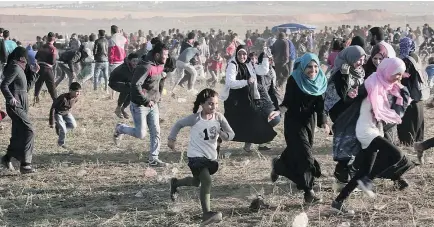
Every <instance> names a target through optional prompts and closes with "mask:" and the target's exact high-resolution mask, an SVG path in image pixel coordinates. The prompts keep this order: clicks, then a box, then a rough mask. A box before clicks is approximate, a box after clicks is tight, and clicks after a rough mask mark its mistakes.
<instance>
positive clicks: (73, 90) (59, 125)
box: [49, 82, 81, 149]
mask: <svg viewBox="0 0 434 227" xmlns="http://www.w3.org/2000/svg"><path fill="white" fill-rule="evenodd" d="M80 93H81V85H80V84H79V83H77V82H73V83H71V85H70V86H69V92H68V93H65V94H62V95H60V96H59V97H57V99H56V100H54V102H53V105H52V106H51V109H50V119H49V121H50V128H53V127H54V123H56V134H57V135H58V136H59V140H58V141H57V144H58V145H59V146H60V147H62V148H64V149H67V147H66V146H65V136H66V132H67V130H68V129H74V128H75V127H76V126H77V123H76V122H75V119H74V116H72V114H71V112H70V110H71V109H72V107H73V106H74V104H75V103H76V102H77V101H78V96H80Z"/></svg>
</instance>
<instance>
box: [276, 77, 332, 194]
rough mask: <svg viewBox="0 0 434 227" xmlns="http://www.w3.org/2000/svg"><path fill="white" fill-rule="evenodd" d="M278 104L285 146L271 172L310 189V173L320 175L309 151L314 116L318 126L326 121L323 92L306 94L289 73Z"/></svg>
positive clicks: (301, 187) (317, 165) (313, 130)
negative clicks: (282, 117) (281, 111)
mask: <svg viewBox="0 0 434 227" xmlns="http://www.w3.org/2000/svg"><path fill="white" fill-rule="evenodd" d="M282 106H284V107H286V108H287V109H288V110H287V112H286V113H285V121H284V133H285V141H286V145H287V147H286V149H285V150H284V151H283V153H282V155H281V156H280V158H279V159H278V160H277V162H276V163H275V173H276V174H277V175H281V176H285V177H287V178H288V179H290V180H291V181H293V182H294V183H295V184H296V185H297V188H298V189H300V190H305V191H308V190H311V189H312V187H313V184H314V177H320V176H321V169H320V165H319V163H318V161H317V160H315V158H314V157H313V155H312V146H313V141H314V134H315V127H316V124H315V123H316V117H315V113H316V114H317V117H318V126H321V125H323V124H325V123H326V119H327V117H326V114H325V112H324V98H323V96H312V95H307V94H305V93H304V92H303V91H301V90H300V88H299V87H298V85H297V83H296V82H295V80H294V78H293V77H290V78H289V79H288V82H287V84H286V93H285V98H284V100H283V102H282Z"/></svg>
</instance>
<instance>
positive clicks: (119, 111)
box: [115, 106, 124, 119]
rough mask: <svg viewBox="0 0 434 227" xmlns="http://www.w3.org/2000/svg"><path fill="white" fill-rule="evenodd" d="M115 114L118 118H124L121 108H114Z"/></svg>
mask: <svg viewBox="0 0 434 227" xmlns="http://www.w3.org/2000/svg"><path fill="white" fill-rule="evenodd" d="M115 114H116V116H118V117H119V118H121V119H122V118H124V116H123V115H122V110H121V107H119V106H118V107H116V110H115Z"/></svg>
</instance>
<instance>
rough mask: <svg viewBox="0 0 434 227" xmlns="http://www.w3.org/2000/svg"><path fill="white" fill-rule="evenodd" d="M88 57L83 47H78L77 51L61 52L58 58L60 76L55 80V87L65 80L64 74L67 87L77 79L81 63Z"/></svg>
mask: <svg viewBox="0 0 434 227" xmlns="http://www.w3.org/2000/svg"><path fill="white" fill-rule="evenodd" d="M87 57H88V54H87V53H86V51H84V46H83V45H82V46H80V47H79V49H78V50H69V51H66V52H63V53H62V54H61V55H60V56H59V61H61V62H59V67H60V68H61V69H62V71H63V72H62V75H61V76H60V77H59V78H58V79H57V80H56V87H57V86H59V84H60V83H61V82H62V81H63V79H65V74H66V75H67V76H68V78H69V83H68V87H69V86H70V85H71V84H72V82H74V81H75V80H76V78H77V75H78V74H79V73H80V72H81V69H82V67H81V63H82V62H84V59H86V58H87Z"/></svg>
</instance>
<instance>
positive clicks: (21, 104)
mask: <svg viewBox="0 0 434 227" xmlns="http://www.w3.org/2000/svg"><path fill="white" fill-rule="evenodd" d="M36 79H37V74H36V73H33V72H32V71H31V70H30V68H28V67H27V68H26V67H25V66H23V65H21V64H17V63H12V65H11V66H9V67H7V68H6V70H5V71H4V80H3V82H2V84H1V91H2V93H3V96H4V97H5V99H6V112H7V113H8V115H9V117H10V118H11V120H12V136H11V139H10V144H9V146H8V148H7V152H6V156H5V157H6V161H10V158H15V159H17V160H18V161H20V162H21V165H22V166H26V165H30V164H31V163H32V154H33V148H34V132H33V127H32V123H31V122H30V119H29V116H28V110H29V100H28V91H29V89H30V87H31V86H32V84H33V83H34V82H35V81H36ZM12 98H15V99H16V100H17V101H18V103H17V105H16V106H12V105H10V103H11V99H12ZM7 159H9V160H7Z"/></svg>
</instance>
